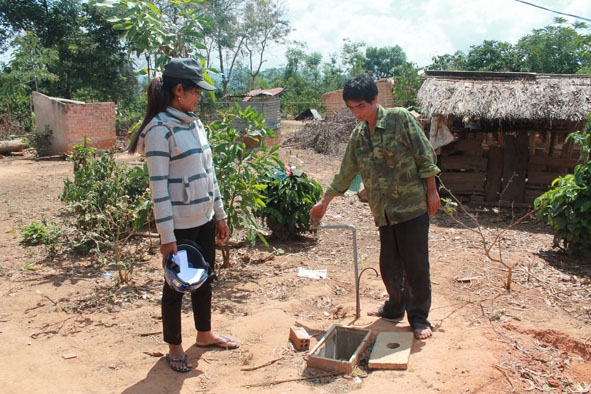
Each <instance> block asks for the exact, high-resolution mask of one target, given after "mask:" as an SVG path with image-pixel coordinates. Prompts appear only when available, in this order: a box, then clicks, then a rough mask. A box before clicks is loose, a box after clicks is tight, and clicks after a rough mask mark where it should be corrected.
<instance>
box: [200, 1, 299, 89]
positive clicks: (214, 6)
mask: <svg viewBox="0 0 591 394" xmlns="http://www.w3.org/2000/svg"><path fill="white" fill-rule="evenodd" d="M205 14H206V15H207V17H208V19H209V26H206V27H205V28H204V30H203V32H204V35H205V44H206V45H205V46H206V49H205V51H206V55H205V57H206V59H207V64H208V65H209V66H210V67H214V66H213V65H214V64H216V65H217V66H218V67H217V69H218V71H219V72H220V74H221V77H222V91H223V94H224V95H225V94H226V93H227V91H228V84H229V83H230V80H231V79H232V74H233V72H234V69H235V67H237V64H238V63H244V64H247V65H248V68H249V70H250V75H251V83H250V85H251V86H253V84H254V80H255V79H256V77H257V75H258V74H259V73H260V71H261V69H262V66H263V64H264V63H265V61H266V59H265V55H266V51H267V49H268V48H269V46H270V45H272V44H273V43H283V39H284V38H285V36H286V35H287V34H288V33H289V22H288V21H287V20H285V19H284V14H285V11H284V8H283V7H282V6H281V2H280V1H278V0H212V1H208V2H206V3H205Z"/></svg>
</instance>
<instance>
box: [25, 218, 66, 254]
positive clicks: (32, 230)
mask: <svg viewBox="0 0 591 394" xmlns="http://www.w3.org/2000/svg"><path fill="white" fill-rule="evenodd" d="M20 235H21V240H20V243H21V244H22V245H27V246H37V245H44V246H45V247H46V248H47V250H48V251H49V253H51V254H55V253H56V246H57V244H58V243H59V241H60V238H61V237H62V230H61V229H60V228H59V227H58V226H56V225H55V224H54V223H51V222H50V221H48V220H46V219H42V220H41V223H39V222H36V221H33V222H31V224H29V225H27V226H25V227H24V228H23V231H21V234H20Z"/></svg>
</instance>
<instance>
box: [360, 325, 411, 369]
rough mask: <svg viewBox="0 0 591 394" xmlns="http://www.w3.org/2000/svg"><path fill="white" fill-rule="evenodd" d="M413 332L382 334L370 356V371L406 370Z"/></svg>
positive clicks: (378, 336) (379, 335) (378, 337)
mask: <svg viewBox="0 0 591 394" xmlns="http://www.w3.org/2000/svg"><path fill="white" fill-rule="evenodd" d="M413 338H414V336H413V333H412V331H393V332H380V333H378V335H377V337H376V341H375V344H374V346H373V350H372V351H371V355H370V356H369V362H368V367H369V368H370V369H390V370H405V369H407V368H408V360H409V358H410V350H411V347H412V342H413Z"/></svg>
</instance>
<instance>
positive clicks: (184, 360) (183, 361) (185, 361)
mask: <svg viewBox="0 0 591 394" xmlns="http://www.w3.org/2000/svg"><path fill="white" fill-rule="evenodd" d="M166 361H168V366H169V367H170V369H172V370H173V371H175V372H180V373H185V372H189V371H190V370H192V369H193V367H189V366H188V365H187V364H189V356H188V355H186V354H185V357H183V358H177V357H170V355H169V354H168V353H167V354H166ZM172 363H181V364H183V365H184V366H185V367H184V368H181V367H175V366H174V365H172Z"/></svg>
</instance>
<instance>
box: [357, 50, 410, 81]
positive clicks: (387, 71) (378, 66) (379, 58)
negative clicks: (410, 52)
mask: <svg viewBox="0 0 591 394" xmlns="http://www.w3.org/2000/svg"><path fill="white" fill-rule="evenodd" d="M405 63H407V61H406V53H404V51H403V50H402V48H400V47H399V46H398V45H396V46H393V47H382V48H374V47H368V48H367V49H366V50H365V64H364V66H363V68H364V69H365V71H366V72H367V73H368V74H369V75H370V76H371V77H372V78H374V79H381V78H391V77H395V76H398V75H399V74H400V68H401V67H403V66H404V64H405Z"/></svg>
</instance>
